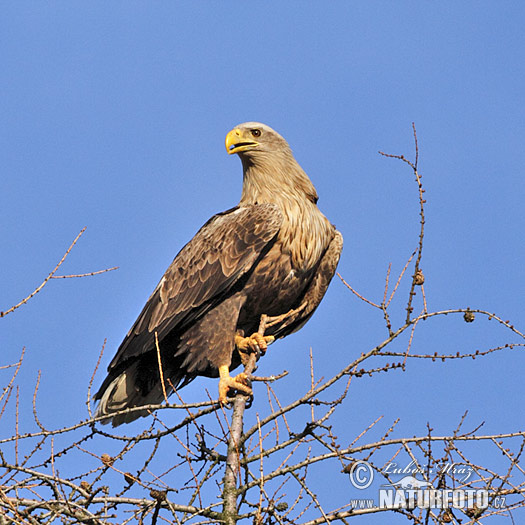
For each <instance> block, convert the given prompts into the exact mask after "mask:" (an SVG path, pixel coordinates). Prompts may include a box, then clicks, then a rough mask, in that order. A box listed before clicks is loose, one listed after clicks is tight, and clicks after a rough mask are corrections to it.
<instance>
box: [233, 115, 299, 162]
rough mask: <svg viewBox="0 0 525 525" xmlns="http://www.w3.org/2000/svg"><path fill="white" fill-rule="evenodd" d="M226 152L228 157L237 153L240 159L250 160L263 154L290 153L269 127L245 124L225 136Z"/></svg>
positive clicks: (283, 142)
mask: <svg viewBox="0 0 525 525" xmlns="http://www.w3.org/2000/svg"><path fill="white" fill-rule="evenodd" d="M226 151H227V152H228V154H229V155H231V154H232V153H238V154H239V156H240V157H241V158H243V157H244V158H252V157H257V156H258V155H261V154H263V155H264V154H265V153H277V152H286V153H290V147H289V146H288V143H287V142H286V140H284V139H283V138H282V137H281V135H279V133H277V131H274V130H273V129H272V128H270V126H266V125H265V124H261V123H260V122H245V123H244V124H239V125H238V126H235V128H233V129H232V130H231V131H230V132H229V133H228V134H227V135H226Z"/></svg>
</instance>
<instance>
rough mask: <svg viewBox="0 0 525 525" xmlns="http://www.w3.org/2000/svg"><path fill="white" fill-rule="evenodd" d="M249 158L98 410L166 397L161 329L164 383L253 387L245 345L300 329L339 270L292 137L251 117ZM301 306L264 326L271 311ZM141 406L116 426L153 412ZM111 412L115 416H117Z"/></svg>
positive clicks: (112, 374)
mask: <svg viewBox="0 0 525 525" xmlns="http://www.w3.org/2000/svg"><path fill="white" fill-rule="evenodd" d="M226 149H227V151H228V153H229V154H232V153H237V154H238V155H239V157H240V158H241V161H242V167H243V188H242V197H241V200H240V202H239V204H238V205H237V206H236V207H235V208H232V209H230V210H228V211H225V212H223V213H219V214H217V215H214V216H213V217H212V218H211V219H210V220H209V221H208V222H207V223H206V224H205V225H204V226H203V227H202V228H201V229H200V230H199V231H198V232H197V233H196V235H195V237H193V239H192V240H191V241H190V242H189V243H188V244H186V246H184V248H182V250H181V251H180V252H179V253H178V255H177V256H176V257H175V259H174V260H173V262H172V263H171V265H170V266H169V268H168V269H167V271H166V273H165V274H164V276H163V277H162V279H161V280H160V283H159V284H158V286H157V287H156V288H155V291H154V292H153V294H152V295H151V297H150V298H149V299H148V301H147V303H146V305H145V306H144V309H143V310H142V312H141V313H140V315H139V317H138V319H137V320H136V322H135V324H134V325H133V327H132V328H131V330H130V331H129V333H128V334H127V336H126V337H125V339H124V341H123V342H122V344H121V345H120V347H119V349H118V351H117V354H116V355H115V357H114V358H113V360H112V361H111V363H110V365H109V367H108V375H107V377H106V379H105V380H104V382H103V383H102V386H101V387H100V389H99V391H98V392H97V394H96V395H95V399H96V400H99V401H100V402H99V405H98V409H97V415H98V416H102V415H109V416H111V414H113V413H115V412H118V411H120V410H123V409H126V408H130V407H140V406H144V405H149V404H155V403H159V402H161V401H162V399H163V397H164V396H163V389H162V385H161V381H160V373H159V362H158V352H157V347H156V343H155V338H156V337H157V338H158V344H159V349H160V357H161V364H162V371H163V376H164V383H165V388H166V390H167V391H168V393H171V391H172V389H173V388H180V387H182V386H184V385H186V384H188V383H189V382H190V381H192V380H193V379H195V377H197V376H207V377H220V381H219V399H220V401H221V402H224V401H225V400H226V396H227V394H228V391H229V390H237V391H241V392H244V393H246V394H249V393H251V388H250V387H249V385H248V384H246V382H242V381H241V380H236V379H235V378H232V377H231V376H230V370H232V369H234V368H236V367H237V366H239V364H240V363H241V355H242V352H246V351H249V350H250V348H252V349H253V348H254V347H256V346H258V347H259V348H260V349H261V350H262V351H264V350H265V349H266V345H267V344H268V343H269V342H271V341H272V340H273V339H274V338H281V337H285V336H287V335H288V334H291V333H292V332H294V331H296V330H298V329H299V328H301V327H302V326H303V325H304V323H306V321H308V319H309V318H310V317H311V315H312V314H313V313H314V311H315V309H316V308H317V306H318V305H319V303H320V302H321V299H322V298H323V296H324V294H325V292H326V289H327V288H328V284H329V283H330V280H331V279H332V277H333V275H334V273H335V269H336V266H337V263H338V261H339V256H340V254H341V249H342V246H343V239H342V236H341V234H340V233H339V232H338V231H337V230H336V229H335V228H334V226H333V225H332V224H331V223H330V221H329V220H328V219H327V218H326V217H325V216H324V215H323V214H322V213H321V211H320V210H319V208H318V207H317V192H316V191H315V188H314V186H313V184H312V183H311V181H310V179H309V178H308V176H307V175H306V173H305V172H304V171H303V170H302V169H301V167H300V166H299V164H298V163H297V161H296V160H295V158H294V157H293V155H292V151H291V149H290V147H289V146H288V143H287V142H286V141H285V140H284V139H283V137H281V136H280V135H279V134H278V133H277V132H275V131H274V130H273V129H271V128H270V127H268V126H265V125H264V124H260V123H257V122H247V123H245V124H240V125H239V126H237V127H235V128H234V129H233V130H232V131H230V132H229V133H228V135H227V136H226ZM300 306H302V309H300V311H298V312H296V313H295V314H294V315H292V316H288V317H287V318H285V319H284V320H283V321H282V322H280V323H278V324H276V325H274V326H271V327H270V328H268V330H267V331H266V332H265V336H264V337H261V336H260V335H259V334H257V333H256V332H257V330H258V327H259V322H260V319H261V315H262V314H266V315H269V316H278V315H281V314H285V313H287V312H289V311H291V310H294V309H296V310H297V309H298V308H299V307H300ZM147 414H148V412H147V411H146V410H143V411H140V410H138V411H133V412H130V413H126V414H123V415H115V416H113V418H112V422H113V425H114V426H116V425H120V424H121V423H127V422H129V421H133V420H134V419H136V418H137V417H139V416H144V415H147ZM108 421H109V418H108Z"/></svg>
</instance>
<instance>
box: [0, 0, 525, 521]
mask: <svg viewBox="0 0 525 525" xmlns="http://www.w3.org/2000/svg"><path fill="white" fill-rule="evenodd" d="M524 17H525V7H524V6H523V4H521V3H520V2H516V1H511V2H502V3H495V2H488V1H478V2H473V1H466V2H457V1H454V2H453V1H443V2H437V3H436V2H428V1H424V2H414V1H401V2H387V1H375V2H358V3H356V2H347V1H332V2H323V3H321V2H319V3H313V2H302V3H301V4H299V3H296V2H274V1H270V2H264V3H261V4H258V5H255V4H254V3H249V2H245V3H239V2H224V3H222V4H219V3H218V2H185V3H183V2H155V3H149V2H148V3H147V2H134V1H127V2H121V1H117V2H97V1H95V2H89V3H88V4H84V3H79V2H74V3H71V2H45V3H36V2H24V1H17V2H11V3H4V4H3V6H2V16H1V18H0V58H1V64H2V66H1V73H0V93H1V95H0V159H1V166H2V176H1V178H0V209H1V212H2V213H1V215H2V221H1V226H0V239H1V246H2V249H1V253H2V271H1V273H0V289H1V290H2V294H1V304H0V309H2V310H5V309H7V308H8V307H9V306H11V305H12V304H14V303H16V302H18V300H20V299H21V298H22V297H24V296H25V295H27V294H28V293H29V292H31V291H32V290H33V289H34V287H36V286H37V285H38V284H39V283H40V282H41V281H42V279H43V278H44V277H45V276H46V275H47V273H48V272H49V271H50V270H51V269H52V268H53V267H54V265H55V264H56V262H57V261H58V260H59V259H60V257H61V256H62V254H63V252H64V251H65V249H66V248H67V246H68V245H69V243H70V242H71V241H72V239H73V238H74V237H75V236H76V234H77V233H78V232H79V231H80V229H81V228H82V227H84V226H87V231H86V233H85V235H84V236H83V238H82V239H81V241H80V242H79V244H78V245H77V246H76V248H75V249H74V250H73V252H72V253H71V255H70V257H69V259H68V260H67V262H66V264H65V265H64V266H63V272H62V273H81V272H88V271H94V270H99V269H102V268H105V267H110V266H119V267H120V269H119V270H118V271H116V272H111V273H108V274H105V275H101V276H97V277H93V278H89V279H82V280H62V281H53V282H51V283H50V284H49V285H48V286H47V287H46V288H45V289H44V290H43V291H42V292H41V293H40V294H38V295H37V296H36V297H35V298H34V299H33V300H32V301H31V302H30V303H29V304H27V305H25V306H24V307H22V308H20V310H18V311H17V312H16V313H14V314H12V315H9V316H8V317H6V318H4V319H2V320H1V321H0V323H1V325H2V326H1V331H0V345H1V356H2V357H1V362H0V365H2V364H6V363H10V362H13V361H15V360H16V359H17V356H18V354H19V352H20V350H21V348H22V347H23V346H25V347H26V348H27V358H26V362H25V365H24V368H23V370H22V372H21V374H20V376H19V381H18V383H19V384H20V386H21V394H22V404H21V407H22V408H23V413H22V422H21V425H22V426H23V427H27V428H30V427H31V419H32V414H31V410H30V398H31V394H32V390H33V385H34V382H35V379H36V374H37V371H38V370H39V369H41V370H42V374H43V378H42V382H41V387H40V397H39V407H40V411H41V416H42V419H43V420H44V421H45V422H46V424H47V425H48V426H50V427H58V426H60V425H65V424H68V423H72V422H73V421H75V420H77V419H80V418H83V417H85V406H84V401H85V391H86V387H87V383H88V381H89V377H90V375H91V370H92V369H93V366H94V364H95V362H96V358H97V355H98V352H99V349H100V347H101V345H102V342H103V340H104V338H107V340H108V343H107V351H106V356H105V358H104V366H106V365H107V363H108V362H109V360H110V358H111V356H112V354H113V352H114V351H115V349H116V347H117V346H118V344H119V342H120V341H121V339H122V338H123V336H124V335H125V333H126V332H127V330H128V329H129V327H130V326H131V324H132V323H133V321H134V320H135V318H136V316H137V314H138V313H139V311H140V309H141V307H142V305H143V304H144V302H145V300H146V299H147V297H148V295H149V293H150V292H151V291H152V289H153V288H154V286H155V285H156V283H157V281H158V280H159V278H160V276H161V275H162V273H163V272H164V270H165V268H166V267H167V266H168V264H169V263H170V262H171V260H172V258H173V256H174V255H175V254H176V253H177V251H178V250H179V249H180V247H181V246H182V245H183V244H184V243H185V242H187V241H188V240H189V239H190V238H191V236H192V235H193V234H194V233H195V231H196V230H197V229H198V228H199V227H200V225H201V224H202V223H203V222H205V221H206V220H207V219H208V218H209V217H210V216H211V215H212V214H214V213H216V212H218V211H221V210H224V209H227V208H229V207H231V206H233V205H235V204H236V203H237V202H238V199H239V197H240V190H241V165H240V162H239V160H238V159H237V158H232V157H229V156H228V155H227V154H226V151H225V149H224V136H225V134H226V132H227V131H229V129H231V128H232V127H233V126H234V125H235V124H237V123H239V122H244V121H248V120H257V121H261V122H264V123H267V124H269V125H270V126H272V127H273V128H275V129H276V130H277V131H279V132H280V133H281V134H282V135H283V136H284V137H285V138H286V139H287V140H288V142H289V143H290V145H291V146H292V148H293V150H294V153H295V155H296V158H297V159H298V161H299V163H300V164H301V165H302V166H303V168H304V169H305V171H306V172H307V173H308V174H309V175H310V177H311V179H312V180H313V182H314V184H315V185H316V188H317V190H318V193H319V195H320V201H319V204H320V207H321V209H322V210H323V211H324V212H325V214H326V215H327V216H328V217H329V218H330V219H331V220H332V222H334V223H335V224H336V225H337V227H338V229H339V230H341V232H342V233H343V235H344V238H345V248H344V253H343V257H342V259H341V263H340V266H339V271H340V272H341V274H342V275H343V276H344V277H345V279H346V280H348V281H349V282H350V283H351V284H352V285H353V286H354V287H355V288H357V289H358V290H359V291H360V292H362V293H363V294H365V295H367V296H369V297H370V298H372V299H380V298H381V296H382V290H383V283H384V275H385V272H386V268H387V266H388V263H389V262H392V268H393V273H396V274H397V273H398V272H399V271H400V269H401V268H402V267H403V265H404V263H405V261H406V259H407V257H408V256H409V255H410V253H411V252H412V250H413V249H414V248H415V247H416V243H417V232H418V222H417V221H418V202H417V191H416V186H415V184H414V182H413V178H412V175H411V172H410V170H409V169H408V168H406V167H405V166H403V165H402V164H401V163H397V162H396V161H393V160H389V159H384V158H382V157H380V156H379V155H378V154H377V151H378V150H383V151H386V152H389V153H404V154H406V155H407V156H412V154H413V143H412V131H411V122H412V121H414V122H415V123H416V127H417V131H418V137H419V141H420V168H421V172H422V174H423V176H424V179H423V180H424V184H425V188H426V191H427V193H426V197H427V199H428V204H427V233H426V238H425V243H426V244H425V252H424V257H423V261H422V268H423V270H424V273H425V276H426V284H425V286H426V292H427V296H428V297H427V298H428V303H429V308H430V309H432V310H437V309H443V308H452V307H466V306H470V307H471V308H478V307H479V308H486V309H488V310H491V311H494V312H497V313H499V314H500V315H501V316H502V317H503V318H505V319H511V320H512V321H513V322H514V323H515V324H516V325H517V326H519V325H520V323H521V328H522V329H523V319H524V307H523V292H524V283H525V279H524V269H523V259H524V256H525V249H524V243H523V231H524V227H525V221H524V213H523V196H524V194H525V177H524V171H525V169H524V168H525V149H524V147H523V145H524V143H525V126H524V122H525V114H524V93H525V85H524V84H525V82H524V80H525V68H524V64H525V56H524V55H525V52H524V50H525V35H524V31H523V20H524ZM403 315H404V311H403V305H402V303H401V302H399V303H397V314H394V320H397V321H398V322H399V321H400V320H401V319H402V318H403ZM384 336H385V329H384V326H383V322H382V318H381V316H380V315H379V314H378V313H377V312H376V311H373V310H372V309H370V307H368V306H366V305H365V304H363V303H361V302H360V301H359V300H358V299H356V298H355V297H354V296H352V295H351V294H350V293H349V292H348V291H347V290H346V289H345V288H344V286H343V285H342V284H341V282H339V280H334V282H333V283H332V285H331V288H330V290H329V292H328V294H327V296H326V298H325V300H324V302H323V304H322V306H321V307H320V309H319V311H318V312H317V313H316V315H315V316H314V318H313V319H312V320H311V322H310V323H309V324H308V325H307V326H306V327H305V328H304V329H303V330H302V331H301V332H300V333H298V334H297V335H294V336H292V337H290V338H288V339H286V340H284V341H281V342H279V343H277V344H275V345H274V346H272V347H271V349H270V351H269V353H268V355H267V357H265V359H264V360H263V362H262V364H261V367H260V370H261V373H264V374H270V373H273V372H278V371H280V370H281V369H283V368H287V369H291V368H294V367H295V368H297V367H299V370H298V371H297V372H296V374H297V375H296V376H295V378H294V379H292V380H289V381H288V382H285V381H283V383H282V385H281V386H280V388H281V391H282V392H283V395H284V396H285V397H286V396H287V395H288V394H289V395H292V392H291V390H292V389H293V388H294V385H297V382H298V381H299V382H300V381H301V380H302V379H304V380H305V381H307V372H308V369H307V367H308V358H307V356H308V348H309V347H310V346H311V347H312V348H313V350H314V355H315V356H316V359H317V363H318V369H317V370H318V374H319V375H325V376H327V375H329V374H332V373H334V372H335V371H336V370H337V369H338V367H340V366H342V365H344V364H345V363H347V362H348V361H349V360H350V359H351V358H352V356H355V355H357V354H359V353H361V352H363V351H367V350H369V349H370V348H372V347H373V346H375V344H377V343H378V342H380V341H381V340H382V339H383V337H384ZM512 340H516V339H515V338H514V339H513V338H512V337H510V335H507V334H505V333H504V332H503V331H502V330H501V329H499V328H498V327H497V326H496V325H495V324H494V323H492V324H491V323H490V322H488V321H486V320H482V319H478V320H477V321H476V322H475V323H473V324H470V325H467V324H465V323H464V322H463V321H462V320H461V318H460V317H459V318H457V319H453V318H446V319H443V320H438V321H434V322H430V321H429V322H427V323H426V324H425V326H422V327H421V331H420V332H419V333H417V334H416V337H415V340H414V344H413V348H414V351H416V350H417V351H418V352H425V353H426V352H428V353H433V352H434V351H437V352H447V353H448V352H450V353H454V352H456V351H469V350H472V349H476V348H479V349H485V348H488V347H490V346H491V345H497V344H500V343H505V342H511V341H512ZM524 362H525V358H524V357H523V352H522V351H521V352H520V351H517V350H516V351H514V352H507V353H504V354H503V353H499V354H497V355H492V356H489V357H487V358H485V359H483V360H476V361H469V362H463V361H461V362H456V363H446V364H443V365H442V364H437V363H436V364H431V363H411V366H410V367H409V369H408V371H407V372H405V373H400V372H392V373H389V374H387V375H383V376H381V377H378V378H376V379H373V380H362V381H360V382H356V384H355V386H354V388H353V391H352V392H351V401H350V402H349V403H348V404H347V408H346V410H347V416H348V417H347V419H346V422H341V424H346V425H349V424H350V425H354V426H355V433H356V434H357V433H359V431H360V429H362V428H364V426H366V425H367V424H369V423H370V422H371V421H373V420H374V419H376V417H378V416H379V415H382V414H384V415H385V418H386V420H387V421H388V422H389V423H390V422H391V421H393V420H394V419H395V418H397V417H401V423H400V425H399V432H400V433H405V434H406V435H414V434H423V433H425V432H426V423H427V421H428V422H430V423H431V424H432V426H433V427H434V429H435V430H436V432H437V433H441V434H445V433H447V432H451V430H452V429H453V428H454V426H455V424H456V423H457V422H458V420H459V418H460V416H461V414H463V412H464V411H465V410H467V409H468V410H469V418H468V422H469V424H470V425H471V426H472V427H475V426H477V425H478V424H479V423H481V422H482V421H485V427H484V431H487V432H496V431H506V432H507V431H509V432H510V431H513V430H519V429H523V416H522V413H523V411H522V397H523V380H522V377H521V376H522V374H521V371H522V370H523V366H524V364H525V363H524ZM292 374H293V372H292ZM1 377H4V376H1ZM102 379H103V376H102V374H99V376H98V378H97V380H96V383H97V384H98V383H99V382H100V381H101V380H102ZM203 385H205V386H206V387H207V388H210V389H212V390H213V389H215V385H214V384H213V383H212V382H210V381H209V380H203V381H202V382H201V381H196V382H195V383H194V384H193V385H191V386H190V387H188V390H187V393H186V394H185V399H186V400H190V399H195V400H201V399H203V398H204V396H205V394H204V389H203ZM174 417H175V416H174ZM8 421H10V420H8V419H6V420H5V422H4V421H2V434H4V432H8V431H10V430H8V429H7V426H8V424H7V422H8ZM349 421H350V423H349ZM389 423H388V424H389ZM385 428H388V425H387V426H386V427H385ZM350 433H351V432H350ZM340 490H341V491H342V492H341V493H343V491H348V494H349V496H348V497H349V498H350V497H357V496H356V495H355V491H354V495H353V496H350V494H351V487H350V486H344V487H342V488H341V489H340ZM374 519H379V521H378V523H379V522H381V518H370V520H369V521H368V522H369V523H374Z"/></svg>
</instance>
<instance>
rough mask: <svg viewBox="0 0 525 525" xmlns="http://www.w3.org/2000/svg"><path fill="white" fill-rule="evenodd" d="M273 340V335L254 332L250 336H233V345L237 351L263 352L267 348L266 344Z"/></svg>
mask: <svg viewBox="0 0 525 525" xmlns="http://www.w3.org/2000/svg"><path fill="white" fill-rule="evenodd" d="M274 341H275V337H274V336H273V335H265V336H263V335H261V334H259V333H258V332H255V333H254V334H252V335H251V336H250V337H242V336H240V335H236V336H235V346H236V347H237V350H239V352H244V353H257V352H260V353H261V354H264V353H265V352H266V350H267V348H268V345H269V344H271V343H273V342H274Z"/></svg>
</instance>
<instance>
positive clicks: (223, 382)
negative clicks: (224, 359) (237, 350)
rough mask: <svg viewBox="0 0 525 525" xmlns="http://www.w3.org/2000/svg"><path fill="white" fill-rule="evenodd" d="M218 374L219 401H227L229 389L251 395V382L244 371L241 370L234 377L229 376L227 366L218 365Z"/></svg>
mask: <svg viewBox="0 0 525 525" xmlns="http://www.w3.org/2000/svg"><path fill="white" fill-rule="evenodd" d="M219 376H220V379H219V403H226V402H227V397H228V392H229V391H230V390H236V391H237V392H241V393H242V394H245V395H247V396H250V397H251V396H253V390H252V388H251V382H250V380H249V378H248V376H247V375H246V374H245V373H244V372H241V373H240V374H238V375H236V376H235V377H231V376H230V370H229V368H228V367H227V366H220V367H219Z"/></svg>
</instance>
